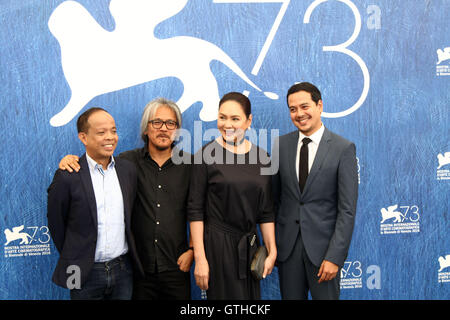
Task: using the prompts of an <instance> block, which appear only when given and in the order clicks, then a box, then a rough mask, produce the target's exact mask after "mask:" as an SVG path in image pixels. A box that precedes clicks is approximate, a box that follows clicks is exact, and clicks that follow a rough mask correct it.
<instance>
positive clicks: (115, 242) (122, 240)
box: [86, 153, 128, 262]
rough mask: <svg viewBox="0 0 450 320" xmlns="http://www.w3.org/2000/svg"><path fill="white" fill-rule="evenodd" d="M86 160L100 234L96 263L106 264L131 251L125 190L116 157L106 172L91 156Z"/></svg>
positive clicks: (87, 156)
mask: <svg viewBox="0 0 450 320" xmlns="http://www.w3.org/2000/svg"><path fill="white" fill-rule="evenodd" d="M86 159H87V163H88V166H89V172H90V174H91V180H92V186H93V187H94V193H95V201H96V204H97V221H98V231H97V232H98V233H97V246H96V249H95V262H105V261H109V260H112V259H114V258H117V257H118V256H121V255H123V254H125V253H127V251H128V245H127V240H126V237H125V215H124V206H123V198H122V190H121V188H120V183H119V179H118V178H117V173H116V169H115V161H114V158H113V157H112V156H111V162H110V163H109V164H108V167H107V170H103V166H102V165H101V164H98V163H96V162H95V160H93V159H92V158H91V157H89V155H88V154H87V153H86Z"/></svg>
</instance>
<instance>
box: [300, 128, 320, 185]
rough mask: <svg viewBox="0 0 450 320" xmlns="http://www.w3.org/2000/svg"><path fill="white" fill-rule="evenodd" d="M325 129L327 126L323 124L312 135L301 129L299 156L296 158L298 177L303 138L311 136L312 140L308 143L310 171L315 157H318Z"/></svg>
mask: <svg viewBox="0 0 450 320" xmlns="http://www.w3.org/2000/svg"><path fill="white" fill-rule="evenodd" d="M324 131H325V127H324V125H323V124H322V125H321V127H320V129H319V130H317V131H316V132H314V133H313V134H312V135H311V136H309V137H308V136H305V135H304V134H303V133H302V132H301V131H299V132H298V133H299V135H298V145H297V156H296V159H295V168H296V169H295V170H296V173H297V180H298V179H299V178H298V167H299V163H300V148H301V147H302V145H303V141H302V140H303V138H310V139H311V140H312V141H311V142H310V143H308V173H309V172H310V171H311V167H312V165H313V162H314V159H315V158H316V153H317V149H318V148H319V143H320V140H321V139H322V136H323V132H324Z"/></svg>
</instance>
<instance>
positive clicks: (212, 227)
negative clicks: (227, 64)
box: [188, 92, 277, 299]
mask: <svg viewBox="0 0 450 320" xmlns="http://www.w3.org/2000/svg"><path fill="white" fill-rule="evenodd" d="M251 122H252V115H251V107H250V101H249V100H248V98H247V97H246V96H244V95H243V94H241V93H237V92H231V93H228V94H226V95H225V96H223V98H222V99H221V100H220V103H219V115H218V120H217V127H218V129H219V131H220V132H221V137H219V138H217V139H216V140H214V141H212V142H210V143H208V144H207V145H205V146H204V147H203V148H202V149H201V150H200V151H198V153H197V154H196V155H195V157H194V166H193V174H192V178H191V186H190V194H189V201H188V219H189V221H190V228H191V235H192V240H193V245H194V258H195V270H194V276H195V279H196V282H197V285H198V286H199V287H200V289H202V290H207V297H208V299H260V296H261V294H260V286H259V281H257V280H255V279H253V277H252V275H251V274H250V262H251V259H252V257H253V255H254V252H255V251H256V247H257V243H258V239H256V236H257V231H256V225H257V224H259V225H260V230H261V234H262V237H263V240H264V245H265V246H266V248H267V250H268V253H269V254H268V257H267V258H266V260H265V263H264V277H265V276H266V275H268V274H270V273H271V272H272V269H273V267H274V264H275V260H276V255H277V250H276V245H275V226H274V213H273V206H272V197H271V177H270V175H262V174H261V169H262V168H264V167H268V166H270V163H269V162H270V160H269V156H268V155H267V153H266V152H265V151H264V150H263V149H261V148H259V147H257V146H255V145H253V144H252V143H251V142H250V141H248V140H247V139H245V136H244V135H245V131H246V130H247V128H248V127H249V126H250V124H251ZM199 153H200V154H199ZM200 160H201V161H200ZM199 162H201V163H199Z"/></svg>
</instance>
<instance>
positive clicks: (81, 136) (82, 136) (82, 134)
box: [78, 132, 87, 146]
mask: <svg viewBox="0 0 450 320" xmlns="http://www.w3.org/2000/svg"><path fill="white" fill-rule="evenodd" d="M78 139H80V140H81V142H83V144H84V145H85V146H86V145H87V136H86V133H85V132H78Z"/></svg>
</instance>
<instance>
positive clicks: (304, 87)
mask: <svg viewBox="0 0 450 320" xmlns="http://www.w3.org/2000/svg"><path fill="white" fill-rule="evenodd" d="M299 91H306V92H309V93H310V94H311V99H312V101H314V102H315V103H316V104H317V103H318V102H319V100H322V94H321V93H320V91H319V89H318V88H317V87H316V86H315V85H313V84H312V83H309V82H300V83H296V84H294V85H293V86H292V87H290V88H289V90H288V92H287V95H286V102H287V103H288V98H289V96H290V95H291V94H293V93H296V92H299ZM288 106H289V103H288Z"/></svg>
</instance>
